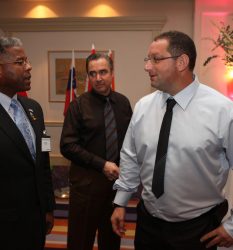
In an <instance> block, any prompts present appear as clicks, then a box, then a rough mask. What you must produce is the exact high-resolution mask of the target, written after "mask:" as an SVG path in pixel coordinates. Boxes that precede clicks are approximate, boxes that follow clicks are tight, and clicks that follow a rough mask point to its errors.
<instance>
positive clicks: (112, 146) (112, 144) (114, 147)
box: [104, 97, 118, 162]
mask: <svg viewBox="0 0 233 250" xmlns="http://www.w3.org/2000/svg"><path fill="white" fill-rule="evenodd" d="M104 121H105V137H106V160H108V161H112V162H115V161H116V160H117V158H118V142H117V129H116V120H115V116H114V112H113V110H112V106H111V103H110V101H109V98H108V97H106V104H105V108H104Z"/></svg>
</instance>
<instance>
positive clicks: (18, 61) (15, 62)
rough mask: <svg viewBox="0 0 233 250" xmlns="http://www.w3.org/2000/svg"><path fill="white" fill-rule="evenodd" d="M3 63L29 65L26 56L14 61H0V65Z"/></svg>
mask: <svg viewBox="0 0 233 250" xmlns="http://www.w3.org/2000/svg"><path fill="white" fill-rule="evenodd" d="M4 64H16V65H19V66H23V67H25V66H26V65H31V63H30V61H29V60H28V59H27V57H26V58H22V59H18V60H16V61H11V62H0V65H4Z"/></svg>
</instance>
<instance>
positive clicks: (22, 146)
mask: <svg viewBox="0 0 233 250" xmlns="http://www.w3.org/2000/svg"><path fill="white" fill-rule="evenodd" d="M0 117H1V118H2V119H0V129H2V130H3V131H4V133H5V134H6V135H7V136H8V137H9V138H10V139H11V140H12V141H13V143H14V145H16V147H18V148H19V150H20V151H22V152H23V153H24V154H25V155H26V156H27V157H28V158H30V159H32V157H31V154H30V151H29V149H28V147H27V144H26V142H25V140H24V138H23V136H22V134H21V133H20V131H19V129H18V127H17V126H16V125H15V123H14V122H13V121H12V119H11V117H10V116H9V115H8V113H7V112H6V110H5V109H4V108H3V106H2V105H1V104H0Z"/></svg>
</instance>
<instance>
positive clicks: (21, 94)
mask: <svg viewBox="0 0 233 250" xmlns="http://www.w3.org/2000/svg"><path fill="white" fill-rule="evenodd" d="M17 94H18V95H20V96H26V97H27V96H28V95H27V92H26V91H22V92H18V93H17Z"/></svg>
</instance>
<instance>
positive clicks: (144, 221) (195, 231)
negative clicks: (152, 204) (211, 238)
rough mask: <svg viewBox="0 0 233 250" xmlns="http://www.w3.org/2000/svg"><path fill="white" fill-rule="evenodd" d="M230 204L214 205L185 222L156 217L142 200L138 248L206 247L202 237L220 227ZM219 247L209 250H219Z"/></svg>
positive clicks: (202, 249) (175, 249)
mask: <svg viewBox="0 0 233 250" xmlns="http://www.w3.org/2000/svg"><path fill="white" fill-rule="evenodd" d="M227 210H228V203H227V201H226V200H225V201H224V202H223V203H221V204H219V205H217V206H216V207H214V208H212V209H211V210H210V211H208V212H207V213H205V214H202V215H201V216H199V217H197V218H194V219H191V220H187V221H182V222H167V221H164V220H161V219H158V218H155V217H153V216H151V215H150V214H149V212H148V211H147V210H146V208H145V206H144V204H143V201H140V202H139V204H138V207H137V213H138V218H137V226H136V232H135V242H134V244H135V250H206V247H205V245H206V242H205V243H201V242H200V238H201V237H202V236H203V235H204V234H206V233H208V232H210V231H212V230H213V229H215V228H216V227H218V226H219V225H220V223H221V221H222V218H223V217H224V215H225V214H226V213H227ZM216 249H217V246H216V247H212V248H209V250H216Z"/></svg>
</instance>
